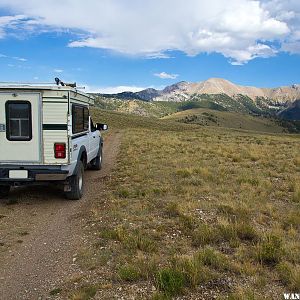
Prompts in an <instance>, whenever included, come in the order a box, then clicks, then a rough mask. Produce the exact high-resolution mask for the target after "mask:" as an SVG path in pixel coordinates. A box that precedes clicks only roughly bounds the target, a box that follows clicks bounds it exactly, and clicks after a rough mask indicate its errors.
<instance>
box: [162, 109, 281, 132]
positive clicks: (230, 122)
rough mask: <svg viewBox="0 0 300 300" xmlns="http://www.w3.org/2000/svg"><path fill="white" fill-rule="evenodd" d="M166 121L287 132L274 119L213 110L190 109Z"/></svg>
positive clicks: (168, 117)
mask: <svg viewBox="0 0 300 300" xmlns="http://www.w3.org/2000/svg"><path fill="white" fill-rule="evenodd" d="M164 119H165V120H172V121H178V122H181V123H186V124H198V125H201V126H217V127H227V128H234V129H243V130H252V131H257V132H277V133H282V132H286V130H285V129H284V128H282V127H281V126H280V125H279V124H278V122H276V121H275V120H274V119H270V118H265V117H254V116H250V115H246V114H242V113H233V112H220V111H216V110H211V109H203V108H198V109H189V110H185V111H181V112H178V113H175V114H172V115H170V116H167V117H164Z"/></svg>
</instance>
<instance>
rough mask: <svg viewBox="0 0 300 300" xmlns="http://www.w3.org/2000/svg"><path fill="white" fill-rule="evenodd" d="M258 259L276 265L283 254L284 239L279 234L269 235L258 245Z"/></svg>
mask: <svg viewBox="0 0 300 300" xmlns="http://www.w3.org/2000/svg"><path fill="white" fill-rule="evenodd" d="M256 254H257V259H258V261H259V262H261V263H263V264H266V265H276V264H277V263H279V262H280V260H281V259H282V256H283V248H282V241H281V239H280V238H279V237H278V236H275V235H267V236H265V237H264V238H263V240H262V241H261V242H259V243H258V245H257V253H256Z"/></svg>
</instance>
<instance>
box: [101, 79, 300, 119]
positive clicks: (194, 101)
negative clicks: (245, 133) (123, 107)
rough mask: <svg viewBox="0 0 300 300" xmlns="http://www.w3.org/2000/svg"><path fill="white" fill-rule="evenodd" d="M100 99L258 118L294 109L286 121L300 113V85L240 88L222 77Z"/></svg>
mask: <svg viewBox="0 0 300 300" xmlns="http://www.w3.org/2000/svg"><path fill="white" fill-rule="evenodd" d="M97 96H99V97H101V98H108V99H112V98H113V99H121V100H142V101H147V102H158V101H159V102H182V103H183V106H186V107H187V109H189V108H201V107H202V108H212V109H215V110H223V111H226V110H227V111H236V112H242V113H250V114H256V115H278V114H280V113H281V112H283V111H285V110H286V109H290V110H291V112H290V110H288V111H287V112H286V113H282V118H284V117H285V116H286V115H290V114H292V116H294V115H296V117H297V118H299V114H297V113H296V114H295V112H294V111H295V110H297V109H298V108H297V107H298V106H297V105H296V108H294V106H293V103H294V102H295V101H296V100H299V99H300V85H299V84H294V85H292V86H283V87H278V88H258V87H253V86H242V85H237V84H234V83H232V82H230V81H228V80H226V79H222V78H210V79H208V80H205V81H201V82H196V83H195V82H186V81H181V82H178V83H176V84H173V85H170V86H167V87H165V88H164V89H163V90H156V89H153V88H149V89H145V90H142V91H140V92H135V93H133V92H123V93H119V94H105V95H101V94H98V95H97ZM297 103H298V102H297Z"/></svg>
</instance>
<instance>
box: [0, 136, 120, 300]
mask: <svg viewBox="0 0 300 300" xmlns="http://www.w3.org/2000/svg"><path fill="white" fill-rule="evenodd" d="M119 144H120V133H114V134H111V135H109V136H108V137H107V138H106V139H105V146H104V165H103V168H102V170H101V171H87V172H86V173H85V183H86V185H85V195H84V197H83V199H81V200H80V201H67V200H64V198H63V193H62V192H61V191H60V190H59V189H56V188H55V187H54V188H53V187H26V188H17V189H14V190H13V191H12V192H11V194H10V196H9V203H12V204H11V205H7V204H6V203H5V202H3V201H0V299H1V300H14V299H18V300H19V299H47V298H48V297H49V291H51V290H52V289H53V288H55V287H57V286H58V285H59V283H60V282H62V281H63V279H64V278H65V277H66V276H68V275H70V274H71V273H72V272H74V271H76V268H77V267H76V264H73V255H74V254H75V253H76V251H77V250H78V247H79V245H80V244H81V242H82V235H81V232H82V225H83V224H82V218H81V215H82V214H84V212H86V211H87V210H89V208H90V203H91V199H93V197H94V196H95V195H99V193H101V189H102V188H103V187H104V184H103V183H102V181H103V178H104V177H105V176H107V175H109V173H110V171H111V169H112V167H113V166H114V163H115V159H116V156H117V151H118V147H119Z"/></svg>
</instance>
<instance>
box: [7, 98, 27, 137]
mask: <svg viewBox="0 0 300 300" xmlns="http://www.w3.org/2000/svg"><path fill="white" fill-rule="evenodd" d="M5 110H6V128H7V129H6V137H7V139H8V140H9V141H30V140H31V139H32V128H31V104H30V102H28V101H7V102H6V105H5Z"/></svg>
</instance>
